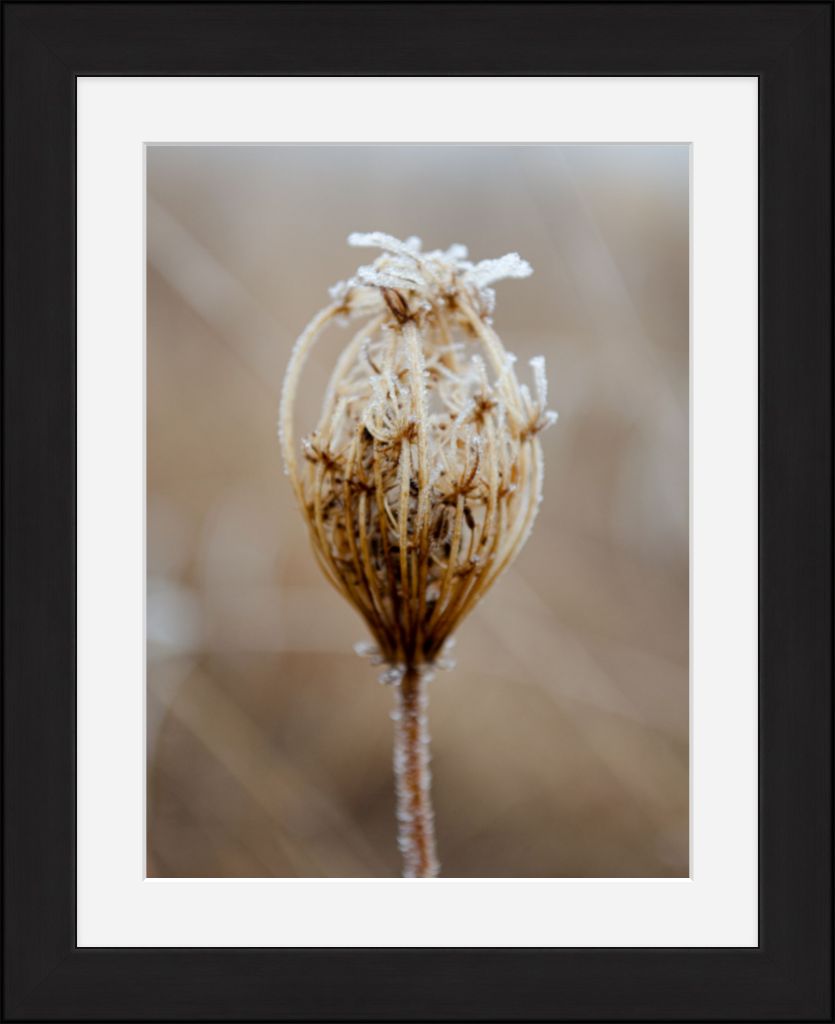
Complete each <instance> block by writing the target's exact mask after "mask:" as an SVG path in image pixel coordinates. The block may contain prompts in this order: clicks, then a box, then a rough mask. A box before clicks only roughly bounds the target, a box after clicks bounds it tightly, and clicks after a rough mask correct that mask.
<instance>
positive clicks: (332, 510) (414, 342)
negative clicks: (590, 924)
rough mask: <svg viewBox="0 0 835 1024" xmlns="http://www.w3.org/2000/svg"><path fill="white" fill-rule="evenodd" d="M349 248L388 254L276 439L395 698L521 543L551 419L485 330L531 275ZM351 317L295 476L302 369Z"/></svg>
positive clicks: (296, 370) (511, 257)
mask: <svg viewBox="0 0 835 1024" xmlns="http://www.w3.org/2000/svg"><path fill="white" fill-rule="evenodd" d="M348 241H349V244H351V245H354V246H369V247H375V248H379V249H381V250H382V255H380V256H379V257H378V258H377V259H376V260H374V262H373V263H371V264H369V265H368V266H363V267H360V268H359V270H358V271H357V273H356V274H355V276H354V277H353V278H351V279H350V280H349V281H345V282H341V283H340V284H338V285H336V286H335V287H334V288H332V289H331V297H332V302H331V304H330V305H328V306H327V307H326V308H325V309H323V310H322V311H321V312H320V313H318V314H317V315H316V316H315V317H314V318H313V320H312V321H311V322H310V324H309V325H308V327H307V328H306V330H305V331H304V332H303V334H302V335H301V337H300V338H299V339H298V342H297V343H296V346H295V349H294V350H293V354H292V356H291V359H290V364H289V366H288V369H287V374H286V378H285V381H284V388H283V393H282V409H281V415H280V433H281V439H282V446H283V451H284V459H285V462H286V467H287V471H288V473H289V475H290V479H291V480H292V483H293V487H294V489H295V491H296V495H297V497H298V501H299V505H300V507H301V509H302V512H303V514H304V516H305V519H306V520H307V523H308V526H309V529H310V536H311V540H312V544H313V549H314V551H315V553H316V556H317V558H318V561H319V563H320V565H321V567H322V569H323V571H324V573H325V575H326V576H327V577H328V579H329V580H330V581H331V583H333V585H334V586H335V587H336V588H337V590H339V591H340V593H342V594H343V595H344V596H345V597H346V598H347V599H348V600H349V601H350V602H351V603H352V604H353V605H354V607H355V608H356V609H357V610H358V611H359V612H360V614H361V615H362V616H363V618H364V619H365V621H366V623H367V625H368V628H369V630H370V632H371V634H372V636H373V638H374V643H373V644H372V645H365V644H364V645H360V648H359V649H360V651H361V653H366V654H368V655H370V656H371V657H372V658H373V659H375V660H376V661H377V662H379V663H380V664H382V665H384V666H385V669H384V671H383V675H382V677H381V678H382V680H383V681H384V682H387V683H392V684H399V683H402V681H403V679H404V678H405V677H406V676H409V677H414V676H418V677H419V676H420V675H423V676H426V675H427V674H428V673H430V672H431V671H432V669H433V668H434V667H443V661H444V659H443V652H444V648H445V646H446V645H447V643H448V641H449V639H450V637H451V635H452V633H453V632H454V631H455V629H456V627H457V626H458V624H459V623H460V622H461V620H462V619H463V618H464V616H465V615H466V614H467V613H468V612H469V611H470V610H471V609H472V607H473V606H474V605H475V604H476V602H477V601H478V600H479V599H480V598H481V597H483V595H484V594H485V593H486V592H487V590H488V589H489V588H490V587H491V586H492V585H493V583H494V582H495V581H496V579H497V578H498V577H499V575H500V574H501V573H502V572H503V571H504V570H505V569H506V568H507V567H508V565H510V563H511V562H512V561H513V559H514V558H515V557H516V555H517V554H518V553H519V551H520V549H521V548H522V546H523V544H524V543H525V540H526V539H527V537H528V534H529V532H530V529H531V525H532V523H533V520H534V516H535V515H536V510H537V505H538V503H539V500H540V495H541V488H542V451H541V448H540V444H539V433H540V432H541V431H542V430H543V429H544V428H545V427H547V426H549V425H550V424H551V423H552V422H553V421H554V420H555V419H556V414H555V413H553V412H549V411H548V410H547V408H546V403H547V385H546V379H545V365H544V360H543V359H542V358H541V357H538V358H536V359H532V360H531V367H532V370H533V374H532V379H533V387H532V388H530V387H528V386H527V385H526V384H523V383H520V381H519V379H518V378H517V375H516V371H515V366H514V363H515V357H514V356H512V355H511V354H510V353H508V352H507V351H506V350H505V348H504V346H503V345H502V342H501V340H500V339H499V337H498V335H497V334H496V332H495V330H494V329H493V326H492V321H491V314H492V312H493V307H494V302H495V295H494V292H493V290H492V288H491V285H492V284H494V283H495V282H496V281H499V280H501V279H502V278H510V277H526V276H528V275H529V274H530V273H531V268H530V266H529V264H528V263H526V262H525V260H523V259H521V258H520V257H519V256H518V255H517V254H516V253H510V254H508V255H506V256H503V257H501V258H500V259H494V260H483V261H482V262H480V263H471V262H469V261H468V259H467V250H466V249H465V248H464V246H461V245H454V246H452V247H451V248H450V249H448V250H446V251H445V252H442V251H434V252H426V253H424V252H421V245H420V241H419V239H417V238H409V239H407V240H406V241H405V242H401V241H398V240H397V239H396V238H392V237H391V236H389V235H385V234H381V233H379V232H374V233H371V234H353V235H351V236H350V237H349V239H348ZM358 317H364V318H365V321H364V323H363V325H362V326H361V327H360V329H359V330H358V331H357V332H356V334H355V335H354V337H353V339H352V340H351V341H349V343H348V344H347V345H346V347H345V348H344V350H343V351H342V353H341V355H340V356H339V358H338V359H337V361H336V363H335V366H334V369H333V373H332V376H331V380H330V383H329V386H328V388H327V392H326V394H325V397H324V403H323V406H322V412H321V416H320V418H319V422H318V425H317V426H316V428H315V430H314V431H313V433H312V434H311V435H310V436H309V437H307V438H305V439H304V441H303V442H302V454H303V458H302V459H301V461H300V460H299V459H298V457H297V452H296V446H295V441H294V434H293V410H294V402H295V397H296V391H297V386H298V382H299V377H300V375H301V372H302V369H303V367H304V364H305V361H306V359H307V357H308V355H309V353H310V350H311V348H312V347H313V345H314V344H315V342H316V341H317V339H318V338H319V336H320V335H321V333H322V332H323V330H324V329H325V327H326V326H327V325H328V324H329V323H330V322H331V321H334V320H341V319H346V318H349V319H353V318H358ZM416 706H417V705H416ZM424 768H425V766H424ZM402 841H403V837H402V836H401V842H402ZM407 845H408V837H407ZM407 867H408V864H407ZM413 867H414V865H413ZM418 868H419V865H418V867H416V868H415V870H416V871H417V870H418ZM413 873H414V872H413Z"/></svg>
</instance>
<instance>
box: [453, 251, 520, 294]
mask: <svg viewBox="0 0 835 1024" xmlns="http://www.w3.org/2000/svg"><path fill="white" fill-rule="evenodd" d="M532 273H533V267H532V266H531V265H530V263H528V261H527V260H523V259H522V257H521V256H520V255H519V253H518V252H509V253H507V255H505V256H500V257H499V258H498V259H497V260H482V261H481V262H480V263H476V265H475V266H474V267H473V269H472V270H471V271H470V272H469V274H468V275H467V276H468V277H469V279H470V280H471V281H473V282H474V283H475V284H476V285H477V287H479V288H484V287H486V286H487V285H488V284H493V282H494V281H501V280H503V279H505V278H509V277H530V275H531V274H532Z"/></svg>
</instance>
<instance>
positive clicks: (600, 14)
mask: <svg viewBox="0 0 835 1024" xmlns="http://www.w3.org/2000/svg"><path fill="white" fill-rule="evenodd" d="M832 15H833V8H832V4H831V3H829V2H812V3H783V2H751V3H710V2H701V3H676V2H656V3H598V2H586V3H541V4H529V3H497V4H477V5H475V4H474V5H469V4H464V3H449V4H434V3H421V4H409V3H333V4H331V3H305V4H297V3H261V4H259V3H164V4H154V3H125V4H121V3H119V4H114V3H66V4H55V3H6V4H4V6H3V27H4V58H5V62H4V67H5V71H4V115H5V119H4V130H3V138H4V143H5V147H4V179H3V181H4V213H5V239H4V257H5V259H4V289H5V320H4V327H5V331H4V345H3V355H4V370H5V372H4V392H3V401H4V420H3V423H4V428H5V430H4V439H3V454H4V465H3V488H4V499H5V501H4V507H5V514H4V532H3V559H4V596H5V601H4V617H3V632H4V655H3V658H4V712H5V718H4V723H5V728H4V768H5V774H4V797H5V800H4V812H5V813H4V858H5V873H4V888H5V902H4V918H3V921H4V933H5V963H4V969H5V990H4V996H3V999H4V1005H3V1014H4V1016H3V1019H4V1020H9V1021H34V1020H42V1021H47V1020H63V1021H66V1020H104V1019H107V1020H238V1021H246V1020H253V1021H254V1020H282V1021H284V1020H288V1021H289V1020H339V1021H343V1020H344V1021H348V1020H367V1021H376V1020H390V1021H409V1020H461V1021H464V1020H484V1021H487V1020H513V1021H538V1020H624V1021H625V1020H661V1019H664V1020H720V1019H721V1020H832V1014H833V1004H832V996H833V974H832V946H833V942H832V938H833V935H832V921H833V915H832V822H833V807H832V690H831V685H832V652H833V643H832V641H833V625H832V612H833V602H832V582H833V560H832V522H833V518H832V514H833V465H832V454H833V446H832V440H833V393H832V326H833V306H832V294H833V292H832V237H833V235H832V191H831V175H832V139H833V134H832V84H833V81H832V79H833V55H832V27H833V26H832ZM277 74H280V75H319V74H325V75H337V76H338V75H370V74H375V75H429V74H431V75H598V76H599V75H674V76H678V75H708V76H713V75H723V76H724V75H755V76H757V77H758V79H759V97H760V104H759V140H760V153H759V155H760V164H759V168H760V169H759V174H760V191H759V195H760V214H759V260H760V263H759V285H760V288H759V330H760V339H759V431H760V435H759V481H760V485H759V486H760V493H759V499H760V505H759V537H760V555H759V599H760V604H759V708H760V711H759V730H760V732H759V739H760V743H759V751H760V790H759V811H760V818H759V820H760V845H759V851H760V856H759V869H760V870H759V886H760V898H759V925H760V932H759V945H758V946H757V947H756V948H751V949H734V948H728V949H724V948H710V949H705V948H693V949H626V948H624V949H542V948H537V949H454V948H450V949H443V948H438V949H422V948H417V949H416V948H408V949H387V948H375V949H367V948H356V949H346V948H330V949H328V948H322V949H318V948H317V949H310V948H307V949H264V948H257V949H240V948H234V949H199V948H194V949H180V948H176V949H151V948H136V949H123V948H118V949H91V948H83V949H79V948H77V946H76V941H75V920H76V912H75V899H76V880H75V799H76V793H75V758H76V734H75V725H74V722H75V570H76V549H75V536H76V534H75V531H76V520H75V473H76V454H75V412H76V404H75V403H76V398H75V373H74V370H75V86H76V78H77V77H78V76H84V75H277ZM545 116H547V111H545V110H543V117H545ZM114 344H118V339H114ZM731 683H732V680H729V685H730V684H731ZM322 927H323V929H326V928H327V922H326V921H323V922H322Z"/></svg>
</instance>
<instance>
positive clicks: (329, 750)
mask: <svg viewBox="0 0 835 1024" xmlns="http://www.w3.org/2000/svg"><path fill="white" fill-rule="evenodd" d="M688 167H689V153H688V149H687V147H686V146H650V145H646V146H595V147H590V146H559V147H545V146H529V147H396V146H387V147H376V146H374V147H372V146H368V147H359V146H358V147H328V146H321V147H309V146H298V147H284V146H276V147H257V146H251V147H221V146H212V147H160V146H154V147H150V148H149V149H148V154H147V184H148V203H147V252H148V287H147V295H148V314H147V316H148V319H147V328H148V360H147V400H148V440H147V472H148V489H147V495H148V510H147V523H148V544H147V564H148V584H147V586H148V593H147V599H148V603H147V630H148V713H147V728H148V801H147V806H148V874H149V875H151V876H178V877H179V876H276V875H278V876H295V875H300V876H389V875H397V874H399V871H400V863H399V853H398V851H397V849H396V845H395V823H394V794H393V782H392V772H391V726H392V723H391V721H390V719H389V711H390V709H391V703H392V694H391V692H390V691H389V690H388V689H386V688H385V687H382V686H379V685H378V684H377V682H376V678H375V673H374V671H373V670H372V669H371V668H370V667H369V666H368V663H367V662H365V661H363V660H361V659H360V658H358V657H357V656H356V655H355V654H354V653H353V652H352V645H353V643H354V642H355V641H356V640H359V639H362V638H363V627H362V624H361V622H360V620H359V618H358V617H357V615H356V613H355V612H354V611H353V610H352V609H351V608H350V607H349V606H348V605H347V604H346V603H345V602H344V601H343V600H342V599H341V598H340V597H339V596H338V595H337V594H336V593H335V592H334V591H332V590H331V589H330V587H329V586H328V584H327V583H326V582H325V580H324V579H323V578H322V577H321V575H320V574H319V571H318V569H317V568H316V565H315V563H314V560H313V557H312V555H311V553H310V551H309V548H308V543H307V538H306V535H305V527H304V524H303V522H302V519H301V517H300V516H299V514H298V512H297V511H296V509H295V508H294V506H293V496H292V494H291V490H290V487H289V485H288V482H287V479H286V477H285V476H284V474H283V472H282V465H281V459H280V453H279V448H278V443H277V440H276V418H277V409H278V397H279V391H280V387H281V380H282V375H283V372H284V367H285V365H286V362H287V359H288V355H289V351H290V347H291V346H292V344H293V341H294V340H295V338H296V336H297V335H298V334H299V333H300V331H301V330H302V328H303V327H304V326H305V324H306V322H307V320H308V319H309V318H310V317H311V316H312V315H313V313H315V312H316V311H317V310H318V309H319V308H320V307H321V306H322V305H324V304H325V303H326V301H327V287H328V286H329V285H331V284H333V283H334V282H335V281H338V280H341V279H343V278H345V277H347V276H349V275H350V274H351V272H352V271H353V270H354V268H355V267H356V265H357V264H358V263H359V262H368V261H369V260H370V259H371V258H373V255H374V253H372V252H365V251H357V250H351V249H349V248H348V247H347V246H346V244H345V238H346V236H347V235H348V233H349V232H350V231H353V230H383V231H387V232H390V233H392V234H394V235H397V236H399V237H405V236H407V235H410V234H417V235H420V236H421V237H422V238H423V240H424V243H425V244H426V245H427V246H429V247H431V248H436V247H446V246H448V245H449V244H450V243H452V242H463V243H465V244H467V245H468V246H469V247H470V252H471V254H472V255H473V257H474V258H476V259H481V258H484V257H492V256H499V255H501V254H502V253H504V252H507V251H508V250H513V249H515V250H518V251H519V252H520V253H521V254H522V255H523V256H524V257H525V258H526V259H528V260H529V261H530V262H531V263H532V264H533V266H534V268H535V273H534V276H533V277H532V278H530V279H529V280H525V281H509V282H501V283H500V284H499V285H498V288H497V291H498V303H497V313H496V326H497V328H498V330H499V332H500V334H501V336H502V338H503V340H504V341H505V343H506V344H507V346H508V347H509V348H510V349H511V350H512V351H515V352H516V353H517V354H518V356H519V358H520V361H521V360H527V358H529V357H530V356H532V355H537V354H544V355H545V356H546V359H547V363H548V370H549V381H550V384H551V401H550V404H551V406H552V407H553V408H556V409H557V410H559V413H560V420H559V423H558V424H557V425H556V427H554V428H552V429H551V430H550V431H548V432H547V433H546V434H544V435H543V447H544V451H545V465H546V477H545V496H544V501H543V504H542V507H541V510H540V514H539V518H538V520H537V523H536V526H535V529H534V533H533V536H532V538H531V540H530V541H529V543H528V545H527V547H526V548H525V549H524V551H523V552H522V555H521V556H520V558H519V560H518V561H517V563H516V564H515V565H514V566H513V568H512V569H511V570H510V571H509V572H508V573H507V574H506V575H505V576H504V577H503V578H502V580H500V581H499V583H498V584H497V585H496V587H495V588H494V589H493V590H492V591H491V593H490V594H489V595H488V596H487V598H486V599H485V600H484V601H483V603H482V604H481V605H479V607H478V608H477V609H476V610H475V611H474V613H473V614H472V615H471V617H470V618H469V619H468V620H467V621H466V622H465V624H464V626H463V627H462V629H461V630H460V632H459V635H458V645H457V648H456V658H457V666H456V668H455V669H454V670H453V671H452V672H449V673H440V674H439V675H438V677H437V678H436V680H435V681H434V682H433V684H432V698H431V709H430V718H431V732H432V738H433V776H434V782H433V785H434V798H435V805H436V816H437V829H438V841H439V848H440V855H441V860H442V865H443V869H442V871H443V874H445V875H447V876H485V877H494V876H496V877H499V876H509V877H525V876H533V877H536V876H677V875H686V874H687V873H688V838H689V837H688V807H689V804H688V619H689V616H688V565H689V558H688V508H689V493H688V477H689V469H688V436H689V435H688V422H689V416H688V362H689V348H688V217H689V213H688V206H689V203H688V176H689V170H688ZM343 337H344V335H343V336H342V337H340V332H339V331H336V330H335V331H333V332H332V333H330V334H328V335H326V337H325V339H324V340H323V342H322V344H321V346H320V348H319V350H318V354H317V355H316V357H315V361H314V365H313V366H312V367H311V371H310V373H309V375H308V380H309V382H310V391H309V394H308V398H307V409H308V410H309V411H310V416H311V420H312V419H313V417H314V416H315V413H316V411H317V408H316V405H315V402H316V398H317V392H316V388H317V387H318V388H320V389H321V388H322V386H323V384H324V380H325V377H326V375H327V373H328V370H329V367H330V365H331V363H332V361H333V359H334V358H335V355H336V353H337V352H338V351H339V346H340V343H341V341H342V338H343ZM309 425H310V424H308V426H309Z"/></svg>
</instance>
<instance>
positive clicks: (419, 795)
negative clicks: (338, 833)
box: [392, 667, 439, 878]
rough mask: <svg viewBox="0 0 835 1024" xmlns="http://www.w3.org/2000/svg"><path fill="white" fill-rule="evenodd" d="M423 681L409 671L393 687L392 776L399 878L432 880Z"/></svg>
mask: <svg viewBox="0 0 835 1024" xmlns="http://www.w3.org/2000/svg"><path fill="white" fill-rule="evenodd" d="M427 683H428V681H427V679H426V678H425V677H423V676H421V674H420V672H419V671H418V670H417V669H415V668H411V667H410V668H408V669H406V671H405V673H404V674H403V678H402V679H401V681H400V683H399V684H398V685H397V686H396V687H395V692H396V706H395V711H394V713H393V715H392V717H393V718H394V723H395V725H394V778H395V784H396V787H397V821H398V825H399V840H398V841H399V846H400V851H401V853H402V854H403V877H404V878H432V877H434V876H435V875H437V874H438V870H439V864H438V859H437V856H436V853H435V822H434V815H433V813H432V798H431V795H430V792H429V789H430V780H431V774H430V771H429V731H428V729H427V717H426V710H427V707H428V704H429V697H428V693H427Z"/></svg>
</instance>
